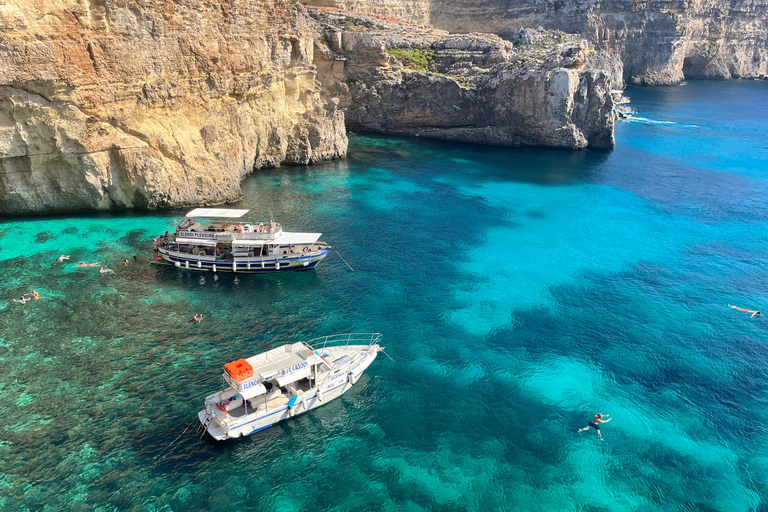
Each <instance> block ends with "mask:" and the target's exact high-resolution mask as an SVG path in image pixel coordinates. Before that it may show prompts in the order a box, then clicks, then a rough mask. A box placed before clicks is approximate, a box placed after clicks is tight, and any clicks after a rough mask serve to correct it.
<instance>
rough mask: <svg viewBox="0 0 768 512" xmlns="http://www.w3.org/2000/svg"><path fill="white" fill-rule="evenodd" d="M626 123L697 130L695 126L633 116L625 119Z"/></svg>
mask: <svg viewBox="0 0 768 512" xmlns="http://www.w3.org/2000/svg"><path fill="white" fill-rule="evenodd" d="M627 121H630V122H633V123H640V124H649V125H655V126H679V127H681V128H691V129H698V128H699V126H697V125H695V124H685V123H676V122H674V121H659V120H657V119H648V118H646V117H637V116H633V117H630V118H628V119H627Z"/></svg>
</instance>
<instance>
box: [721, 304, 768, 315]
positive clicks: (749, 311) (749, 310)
mask: <svg viewBox="0 0 768 512" xmlns="http://www.w3.org/2000/svg"><path fill="white" fill-rule="evenodd" d="M728 307H729V308H733V309H738V310H739V311H743V312H744V313H752V316H750V317H749V318H753V317H754V316H755V315H757V316H763V314H762V313H761V312H759V311H753V310H751V309H745V308H740V307H739V306H731V305H730V304H728Z"/></svg>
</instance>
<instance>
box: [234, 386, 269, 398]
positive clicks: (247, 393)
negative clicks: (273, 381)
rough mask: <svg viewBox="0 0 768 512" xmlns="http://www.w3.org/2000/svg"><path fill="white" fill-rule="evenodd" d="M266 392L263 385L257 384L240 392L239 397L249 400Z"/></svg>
mask: <svg viewBox="0 0 768 512" xmlns="http://www.w3.org/2000/svg"><path fill="white" fill-rule="evenodd" d="M266 392H267V388H265V387H264V384H261V383H259V384H256V385H255V386H251V387H249V388H247V389H244V390H242V391H240V396H242V397H243V398H244V399H245V400H248V399H249V398H253V397H255V396H259V395H263V394H264V393H266Z"/></svg>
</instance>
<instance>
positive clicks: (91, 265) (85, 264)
mask: <svg viewBox="0 0 768 512" xmlns="http://www.w3.org/2000/svg"><path fill="white" fill-rule="evenodd" d="M98 264H99V262H98V261H97V262H96V263H86V262H84V261H81V262H80V263H78V264H77V265H75V266H76V267H95V266H96V265H98Z"/></svg>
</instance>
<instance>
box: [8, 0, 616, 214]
mask: <svg viewBox="0 0 768 512" xmlns="http://www.w3.org/2000/svg"><path fill="white" fill-rule="evenodd" d="M402 15H403V16H406V15H408V10H407V9H406V10H405V11H403V13H402ZM0 38H2V40H1V41H2V44H0V214H11V215H16V214H37V213H53V212H65V211H83V210H112V209H126V208H139V209H156V208H174V207H185V206H193V205H194V206H196V205H213V204H219V203H224V202H230V201H234V200H237V199H238V198H239V197H240V195H241V192H240V183H241V181H242V179H243V178H244V177H245V176H247V175H248V174H250V173H252V172H254V171H256V170H258V169H260V168H264V167H272V166H278V165H285V164H309V163H315V162H320V161H323V160H328V159H334V158H344V157H345V156H346V152H347V136H346V130H347V129H353V130H369V131H378V132H382V133H392V134H407V135H420V136H428V137H434V138H441V139H447V140H456V141H464V142H473V143H479V144H491V145H504V146H521V145H536V146H549V147H560V148H588V147H589V148H609V147H612V146H613V143H614V141H613V118H612V116H611V113H610V109H611V104H610V98H609V95H608V90H609V89H610V85H609V84H610V76H609V75H608V74H607V73H606V72H604V71H601V70H599V69H596V68H595V67H594V66H591V65H590V64H589V55H590V53H591V52H592V48H591V46H590V44H589V43H587V42H585V41H584V40H583V39H580V38H578V37H574V36H567V35H565V34H563V33H562V32H557V31H545V30H540V31H539V30H529V29H526V30H522V31H518V39H517V40H515V41H505V40H503V39H501V38H499V37H498V36H493V35H483V34H468V35H449V34H448V33H447V32H443V31H439V30H434V29H433V28H430V27H429V26H427V25H424V24H423V23H422V24H413V25H410V26H409V25H407V24H403V23H390V22H388V21H385V20H377V19H376V18H373V17H366V16H361V15H353V14H343V13H339V12H336V11H333V10H330V11H329V10H322V9H319V10H313V11H312V14H311V15H310V13H309V12H308V11H307V9H306V8H305V7H304V6H303V5H302V4H300V3H297V2H294V1H292V0H244V1H243V2H228V1H223V0H211V1H210V2H206V3H205V4H202V5H201V4H200V3H199V2H197V1H195V0H177V1H175V2H172V3H165V4H162V5H160V4H147V3H145V2H142V1H140V0H123V1H121V2H116V1H114V0H103V1H100V2H86V3H83V2H80V1H78V0H60V1H59V2H57V3H56V4H55V5H43V4H42V3H36V2H30V3H26V2H21V3H19V2H14V3H10V4H7V5H4V6H3V7H2V8H1V9H0ZM422 60H423V61H424V62H421V61H422ZM420 66H421V67H420Z"/></svg>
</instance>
